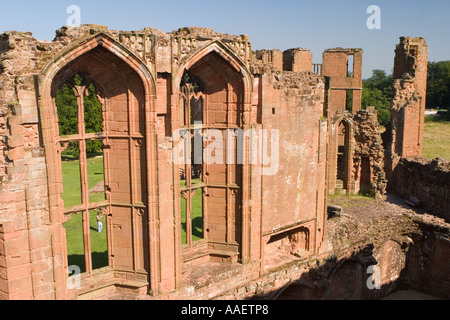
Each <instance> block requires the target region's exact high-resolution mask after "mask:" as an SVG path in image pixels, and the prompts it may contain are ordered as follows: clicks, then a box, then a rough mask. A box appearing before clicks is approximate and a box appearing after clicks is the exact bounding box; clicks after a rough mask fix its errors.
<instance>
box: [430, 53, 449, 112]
mask: <svg viewBox="0 0 450 320" xmlns="http://www.w3.org/2000/svg"><path fill="white" fill-rule="evenodd" d="M427 108H440V109H450V61H440V62H429V63H428V85H427Z"/></svg>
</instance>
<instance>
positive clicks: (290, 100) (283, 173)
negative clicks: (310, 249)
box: [261, 74, 326, 233]
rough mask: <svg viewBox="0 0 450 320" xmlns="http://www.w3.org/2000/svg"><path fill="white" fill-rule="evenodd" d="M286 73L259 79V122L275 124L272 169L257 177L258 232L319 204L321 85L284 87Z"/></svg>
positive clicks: (303, 215) (311, 212) (310, 212)
mask: <svg viewBox="0 0 450 320" xmlns="http://www.w3.org/2000/svg"><path fill="white" fill-rule="evenodd" d="M288 76H289V74H282V75H280V78H279V81H274V79H273V78H270V77H264V78H263V89H262V90H263V92H264V97H263V102H262V104H263V110H262V111H263V113H262V122H263V127H264V128H265V129H278V130H279V137H280V139H279V141H280V145H279V152H280V153H279V159H280V166H279V170H278V173H277V174H276V175H273V176H263V177H262V182H261V184H262V199H263V202H262V210H263V216H262V220H263V221H262V228H263V233H270V232H272V231H274V230H276V229H278V228H281V227H284V226H289V225H292V224H296V223H299V222H302V221H303V222H305V221H307V220H309V219H315V218H316V217H317V216H320V215H321V212H318V211H319V210H320V211H321V210H322V209H323V206H321V204H322V203H323V202H324V194H323V191H324V190H323V189H322V188H321V187H322V186H323V185H324V173H325V169H324V166H323V164H324V163H325V160H326V159H325V157H324V154H325V152H326V151H325V148H324V145H325V143H326V135H325V134H324V132H323V130H322V129H323V127H322V125H321V116H322V112H323V84H322V83H320V82H316V86H315V87H309V86H307V87H300V88H294V87H289V86H286V83H288V82H287V81H288V79H286V78H283V77H288ZM303 77H307V74H304V75H303ZM291 80H292V79H291ZM315 81H317V79H316V80H315ZM305 83H308V82H306V81H305ZM283 86H284V87H283ZM282 90H283V91H282ZM318 228H320V227H318ZM311 232H312V231H311ZM312 233H313V232H312Z"/></svg>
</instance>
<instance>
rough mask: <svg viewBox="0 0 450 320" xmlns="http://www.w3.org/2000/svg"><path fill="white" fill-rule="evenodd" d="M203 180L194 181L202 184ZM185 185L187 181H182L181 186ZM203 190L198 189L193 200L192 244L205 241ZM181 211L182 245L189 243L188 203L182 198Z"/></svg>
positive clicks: (193, 181)
mask: <svg viewBox="0 0 450 320" xmlns="http://www.w3.org/2000/svg"><path fill="white" fill-rule="evenodd" d="M200 182H201V179H194V180H192V183H193V184H196V183H200ZM184 185H185V181H181V186H184ZM202 190H203V189H198V190H197V192H196V193H195V195H194V197H193V198H192V210H191V220H192V242H196V241H199V240H201V239H203V192H202ZM180 199H181V200H180V211H181V243H182V244H186V243H187V235H186V230H187V224H186V203H187V201H186V200H185V199H184V198H183V197H180Z"/></svg>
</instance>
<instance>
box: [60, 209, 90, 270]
mask: <svg viewBox="0 0 450 320" xmlns="http://www.w3.org/2000/svg"><path fill="white" fill-rule="evenodd" d="M63 226H64V229H65V230H66V243H67V260H68V266H69V268H70V270H75V269H76V268H79V270H80V272H81V273H84V272H86V261H85V256H84V236H83V214H82V213H80V212H78V213H74V214H72V216H71V218H70V220H68V221H67V222H66V223H64V224H63Z"/></svg>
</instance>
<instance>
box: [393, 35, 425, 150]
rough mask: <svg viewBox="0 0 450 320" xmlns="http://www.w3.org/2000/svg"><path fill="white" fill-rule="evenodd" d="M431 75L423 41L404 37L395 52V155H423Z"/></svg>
mask: <svg viewBox="0 0 450 320" xmlns="http://www.w3.org/2000/svg"><path fill="white" fill-rule="evenodd" d="M427 72H428V46H427V44H426V41H425V39H423V38H420V37H419V38H409V37H402V38H400V44H398V45H397V48H396V50H395V63H394V99H393V102H392V106H391V115H392V127H393V128H392V129H393V130H394V135H393V148H394V149H393V150H392V151H393V153H394V154H396V155H398V156H400V157H405V158H406V157H412V156H422V148H423V133H424V124H425V106H426V90H427Z"/></svg>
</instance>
